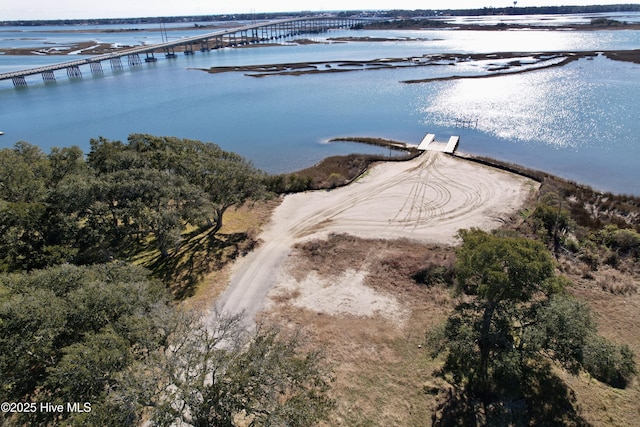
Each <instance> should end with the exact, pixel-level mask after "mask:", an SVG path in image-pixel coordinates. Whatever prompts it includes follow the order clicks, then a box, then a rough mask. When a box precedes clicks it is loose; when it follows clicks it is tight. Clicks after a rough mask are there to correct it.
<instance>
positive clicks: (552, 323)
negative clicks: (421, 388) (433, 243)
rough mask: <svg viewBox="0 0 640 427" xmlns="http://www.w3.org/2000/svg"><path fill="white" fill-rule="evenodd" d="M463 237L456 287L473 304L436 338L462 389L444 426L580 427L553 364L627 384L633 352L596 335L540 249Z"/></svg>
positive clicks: (446, 371)
mask: <svg viewBox="0 0 640 427" xmlns="http://www.w3.org/2000/svg"><path fill="white" fill-rule="evenodd" d="M460 237H461V239H462V245H461V246H460V248H459V249H458V250H457V256H458V259H457V262H456V275H457V289H458V292H460V293H462V294H466V296H465V297H464V298H463V299H462V302H461V303H459V304H458V305H457V306H456V308H455V310H454V312H453V314H452V315H451V316H450V317H449V319H448V320H447V322H446V324H445V325H443V327H442V328H440V329H438V330H434V331H432V332H431V333H430V334H429V338H430V341H431V343H432V345H433V350H434V352H433V355H434V356H435V355H437V354H440V353H442V354H444V356H445V360H444V365H443V368H442V372H441V373H442V375H443V376H444V378H445V379H446V380H447V381H448V382H450V383H451V384H452V385H453V386H454V390H455V393H454V394H453V395H451V396H450V399H448V401H447V402H444V404H443V406H442V407H441V408H440V414H439V418H438V424H439V425H530V423H532V422H533V423H534V424H539V425H549V424H558V423H561V424H564V423H578V424H579V423H580V422H581V421H580V416H579V415H578V414H577V413H576V412H575V410H574V409H573V406H572V398H571V396H570V393H569V392H568V391H567V390H566V388H565V387H564V385H563V384H562V382H561V381H560V380H559V379H558V378H557V377H555V376H554V375H553V374H552V372H551V365H552V364H557V365H558V366H561V367H563V368H565V369H566V370H568V371H569V372H571V373H573V374H576V373H578V372H580V371H581V370H585V371H587V372H590V373H591V374H592V375H593V376H594V377H595V378H598V379H599V380H601V381H605V382H607V383H608V384H610V385H613V386H616V387H624V386H625V385H626V384H627V382H628V381H629V380H630V379H631V377H632V376H633V375H634V374H635V371H636V368H635V364H634V362H633V354H632V353H631V351H630V350H629V348H628V347H626V346H620V345H617V344H614V343H610V342H608V341H607V340H605V339H604V338H602V337H599V336H598V335H597V331H596V325H595V322H594V320H593V317H592V315H591V312H590V310H589V308H588V307H587V305H586V304H584V303H581V302H579V301H577V300H575V299H573V298H571V297H570V296H569V295H568V294H567V293H566V292H564V284H565V283H564V281H563V280H562V279H561V278H559V277H557V276H556V275H555V266H554V262H553V258H552V256H551V255H550V254H549V252H548V251H547V249H546V247H545V246H544V245H543V244H542V243H540V242H537V241H533V240H530V239H525V238H519V237H504V236H498V235H494V234H489V233H486V232H484V231H480V230H477V229H473V230H462V231H461V232H460Z"/></svg>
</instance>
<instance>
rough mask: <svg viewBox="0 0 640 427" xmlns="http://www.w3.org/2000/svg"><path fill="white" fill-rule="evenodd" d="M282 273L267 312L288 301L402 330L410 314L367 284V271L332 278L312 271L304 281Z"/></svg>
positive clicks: (310, 308) (341, 274)
mask: <svg viewBox="0 0 640 427" xmlns="http://www.w3.org/2000/svg"><path fill="white" fill-rule="evenodd" d="M294 265H295V262H294ZM282 270H284V271H282V272H281V274H280V275H279V276H278V280H277V285H276V286H274V287H273V288H272V289H271V291H270V292H269V294H268V299H267V301H266V304H265V307H264V308H265V310H266V311H269V310H270V309H271V308H274V307H275V305H276V304H277V303H278V302H279V301H280V300H281V299H284V300H289V301H290V303H291V305H293V306H294V307H299V308H306V309H309V310H313V311H314V312H321V313H324V314H328V315H331V316H340V315H351V316H359V317H374V316H380V317H383V318H385V319H388V320H391V321H392V322H393V323H394V324H395V325H397V326H402V325H403V324H404V322H405V320H406V318H407V316H408V314H409V312H408V310H406V309H405V308H404V307H402V305H401V304H400V302H399V301H398V300H397V299H396V298H395V297H394V296H392V295H386V294H384V293H381V292H378V291H376V290H375V289H373V288H371V287H369V286H367V285H365V284H364V281H365V278H366V277H367V274H368V271H367V270H354V269H349V270H347V271H344V272H342V273H340V274H335V275H331V276H329V277H325V276H320V275H319V274H318V273H317V272H316V271H311V272H309V273H308V274H307V275H306V276H305V277H304V279H303V280H301V281H298V280H296V279H295V277H294V276H293V275H292V274H289V273H287V272H286V270H287V269H286V268H283V269H282Z"/></svg>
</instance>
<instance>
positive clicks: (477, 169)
mask: <svg viewBox="0 0 640 427" xmlns="http://www.w3.org/2000/svg"><path fill="white" fill-rule="evenodd" d="M536 188H537V184H536V183H534V182H533V181H531V180H528V179H526V178H523V177H520V176H516V175H513V174H509V173H506V172H502V171H499V170H496V169H493V168H489V167H486V166H482V165H478V164H475V163H472V162H468V161H465V160H462V159H459V158H455V157H452V156H449V155H446V154H443V153H438V152H426V153H425V154H423V155H421V156H420V157H418V158H416V159H414V160H411V161H408V162H400V163H383V164H380V165H377V166H376V167H374V168H373V169H372V170H371V171H370V172H369V173H368V174H367V175H366V176H364V177H363V178H361V179H359V180H358V181H356V182H354V183H352V184H351V185H349V186H346V187H342V188H339V189H335V190H332V191H315V192H307V193H299V194H293V195H289V196H287V197H286V198H285V199H284V201H283V202H282V204H281V205H280V206H279V207H278V208H277V209H276V211H275V212H274V214H273V217H272V220H271V222H270V224H269V225H268V226H267V228H266V229H265V231H264V232H263V233H262V235H261V238H262V240H263V241H264V244H262V245H261V246H260V247H259V248H258V249H257V250H256V251H254V252H252V253H251V254H249V255H248V256H247V257H245V258H243V259H241V260H239V261H238V263H237V264H236V266H235V269H234V272H233V275H232V279H231V283H230V285H229V287H228V288H227V290H226V291H225V292H224V293H223V295H222V296H221V297H220V299H219V300H218V301H217V304H216V306H217V308H218V309H219V310H220V311H222V312H226V313H239V312H242V311H244V312H245V315H246V317H247V321H248V322H249V323H251V322H252V320H253V319H254V317H255V315H256V314H257V313H258V312H259V311H260V310H261V309H262V307H263V306H264V303H265V300H266V296H267V294H268V292H269V290H270V289H271V288H272V287H273V286H274V285H275V284H276V281H277V280H278V279H277V278H278V276H279V275H278V273H279V269H280V268H281V266H282V264H283V261H284V260H285V259H286V257H287V255H288V254H289V251H290V248H291V246H292V245H293V244H294V243H296V242H298V241H302V240H306V239H314V238H322V237H325V236H327V235H328V234H329V233H348V234H352V235H355V236H358V237H364V238H389V239H392V238H403V237H404V238H409V239H414V240H419V241H424V242H433V243H444V244H453V243H455V234H456V232H457V230H459V229H460V228H469V227H479V228H483V229H491V228H496V227H498V226H499V225H500V224H501V223H502V222H503V218H504V217H506V216H509V215H511V214H513V213H514V212H515V211H516V210H517V209H518V208H519V207H520V206H521V205H522V204H523V202H524V201H525V199H526V197H527V195H529V194H530V192H531V191H534V189H536Z"/></svg>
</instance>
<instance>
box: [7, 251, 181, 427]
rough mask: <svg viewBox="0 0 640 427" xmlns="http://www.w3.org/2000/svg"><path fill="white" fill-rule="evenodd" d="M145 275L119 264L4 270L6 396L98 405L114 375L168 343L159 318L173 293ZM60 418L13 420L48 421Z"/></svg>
mask: <svg viewBox="0 0 640 427" xmlns="http://www.w3.org/2000/svg"><path fill="white" fill-rule="evenodd" d="M147 275H148V272H147V271H146V270H144V269H142V268H139V267H134V266H129V265H125V264H119V263H112V264H105V265H95V266H91V267H77V266H71V265H61V266H57V267H53V268H49V269H45V270H36V271H32V272H30V273H20V274H4V275H0V290H2V292H0V400H1V401H15V402H18V401H20V402H29V401H33V402H52V403H65V402H67V401H69V402H75V401H80V402H85V401H87V402H92V403H94V404H95V406H96V409H99V408H100V406H101V405H102V403H103V401H104V400H105V398H106V395H107V391H108V389H109V388H110V387H113V386H114V385H115V384H116V382H115V380H114V378H115V376H116V374H117V373H118V372H119V371H121V370H122V369H124V368H125V367H126V366H128V365H129V364H130V363H132V362H133V361H135V360H140V359H142V358H144V357H146V355H147V354H149V353H150V352H153V351H155V350H156V349H157V348H159V347H160V346H161V345H163V344H164V342H165V340H166V337H165V336H164V335H163V326H162V325H161V323H159V322H158V321H157V319H161V318H164V316H159V315H158V313H161V312H163V311H166V310H168V309H169V307H168V306H167V297H166V294H165V291H164V289H163V287H162V286H160V285H159V284H158V283H155V282H152V281H150V280H149V279H148V278H147ZM56 416H58V415H55V414H47V413H36V414H30V415H29V414H24V415H20V416H19V417H20V418H19V419H18V420H15V419H14V420H13V421H16V422H19V423H21V425H24V424H31V425H46V424H47V423H51V422H53V420H54V418H55V417H56ZM69 416H71V414H68V413H66V414H63V418H66V417H69ZM0 417H1V415H0ZM0 420H2V418H0ZM0 422H1V421H0ZM94 425H95V424H94Z"/></svg>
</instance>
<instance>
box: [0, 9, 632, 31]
mask: <svg viewBox="0 0 640 427" xmlns="http://www.w3.org/2000/svg"><path fill="white" fill-rule="evenodd" d="M607 12H640V4H618V5H591V6H544V7H500V8H494V7H484V8H481V9H444V10H435V9H417V10H401V9H397V10H389V11H377V12H372V11H353V10H351V11H342V12H338V13H337V15H338V16H355V15H358V16H368V17H380V18H397V17H417V16H420V17H424V16H485V15H541V14H549V15H560V14H568V13H607ZM323 14H326V12H310V11H302V12H278V13H277V12H273V13H244V14H243V13H240V14H227V15H198V16H164V17H160V16H157V17H144V18H109V19H62V20H21V21H0V26H9V25H11V26H39V25H121V24H126V25H131V24H155V23H158V24H159V23H195V22H212V21H242V20H268V19H279V18H280V19H281V18H286V17H299V16H311V15H323Z"/></svg>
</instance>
